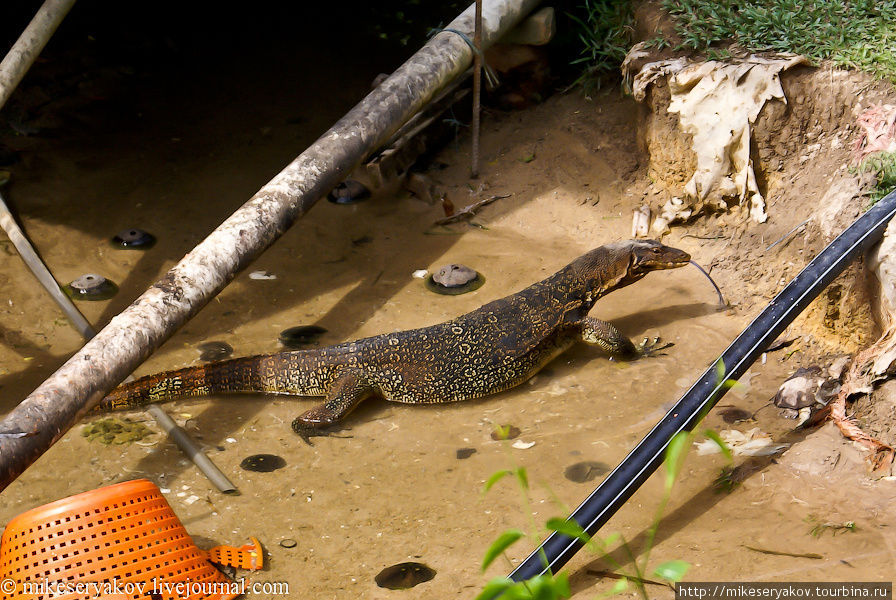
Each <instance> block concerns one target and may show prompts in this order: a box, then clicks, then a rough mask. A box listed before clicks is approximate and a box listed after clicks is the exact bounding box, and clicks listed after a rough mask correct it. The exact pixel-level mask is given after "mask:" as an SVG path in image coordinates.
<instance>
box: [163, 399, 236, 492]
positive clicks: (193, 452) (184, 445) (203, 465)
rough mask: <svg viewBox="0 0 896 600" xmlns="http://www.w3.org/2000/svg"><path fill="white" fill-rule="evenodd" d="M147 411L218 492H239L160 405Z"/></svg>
mask: <svg viewBox="0 0 896 600" xmlns="http://www.w3.org/2000/svg"><path fill="white" fill-rule="evenodd" d="M146 410H147V412H149V414H151V415H152V416H153V418H154V419H155V420H156V423H158V424H159V427H161V428H162V429H163V430H164V431H165V433H167V434H168V437H170V438H171V439H172V440H174V443H175V444H177V446H178V447H179V448H180V449H181V450H182V451H183V452H184V454H186V455H187V456H189V457H190V460H192V461H193V464H195V465H196V466H197V467H198V468H199V470H200V471H202V473H203V474H204V475H205V476H206V477H208V480H209V481H211V482H212V484H213V485H214V486H215V487H216V488H218V491H220V492H223V493H225V494H232V493H235V492H236V491H237V489H236V486H235V485H233V483H232V482H231V481H230V480H229V479H228V478H227V476H226V475H224V473H222V472H221V471H220V469H218V467H217V466H216V465H215V463H213V462H212V461H211V459H210V458H209V457H208V456H207V455H206V454H205V452H203V451H202V448H200V447H199V444H197V443H196V442H195V441H193V438H191V437H190V434H189V433H187V432H186V431H185V430H184V428H183V427H181V426H180V425H178V424H177V423H175V422H174V419H172V418H171V417H169V416H168V415H167V414H166V413H165V411H164V410H162V408H161V407H160V406H159V405H158V404H150V405H149V407H147V409H146Z"/></svg>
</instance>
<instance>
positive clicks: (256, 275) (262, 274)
mask: <svg viewBox="0 0 896 600" xmlns="http://www.w3.org/2000/svg"><path fill="white" fill-rule="evenodd" d="M249 279H256V280H266V279H277V276H276V275H274V274H273V273H271V272H270V271H252V272H251V273H249Z"/></svg>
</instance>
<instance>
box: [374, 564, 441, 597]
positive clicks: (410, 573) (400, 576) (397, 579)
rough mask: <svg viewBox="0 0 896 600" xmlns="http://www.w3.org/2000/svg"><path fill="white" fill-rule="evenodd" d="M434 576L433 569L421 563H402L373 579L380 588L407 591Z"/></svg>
mask: <svg viewBox="0 0 896 600" xmlns="http://www.w3.org/2000/svg"><path fill="white" fill-rule="evenodd" d="M435 576H436V572H435V569H432V568H430V567H428V566H426V565H424V564H423V563H418V562H404V563H398V564H397V565H392V566H391V567H386V568H385V569H383V570H382V571H380V572H379V573H378V574H377V576H376V577H375V578H374V581H376V584H377V585H378V586H380V587H381V588H386V589H389V590H407V589H410V588H412V587H414V586H415V585H418V584H421V583H423V582H425V581H429V580H430V579H432V578H433V577H435Z"/></svg>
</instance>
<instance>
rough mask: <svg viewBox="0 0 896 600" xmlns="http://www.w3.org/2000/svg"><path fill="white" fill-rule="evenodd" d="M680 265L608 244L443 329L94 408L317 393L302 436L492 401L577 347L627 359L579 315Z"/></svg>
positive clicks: (223, 370) (193, 374)
mask: <svg viewBox="0 0 896 600" xmlns="http://www.w3.org/2000/svg"><path fill="white" fill-rule="evenodd" d="M689 260H690V256H689V255H688V254H687V253H686V252H683V251H681V250H677V249H675V248H670V247H668V246H663V245H662V244H660V243H659V242H654V241H649V240H632V241H627V242H618V243H614V244H608V245H606V246H601V247H600V248H596V249H594V250H592V251H591V252H589V253H587V254H585V255H583V256H581V257H579V258H577V259H576V260H574V261H573V262H572V263H570V264H569V265H567V266H566V267H564V268H563V269H561V270H560V271H558V272H557V273H555V274H554V275H551V276H550V277H548V278H547V279H545V280H543V281H540V282H538V283H535V284H533V285H531V286H529V287H527V288H526V289H524V290H522V291H520V292H517V293H516V294H512V295H510V296H507V297H506V298H502V299H500V300H495V301H494V302H489V303H488V304H486V305H484V306H482V307H481V308H479V309H477V310H474V311H473V312H470V313H467V314H465V315H462V316H460V317H457V318H456V319H453V320H451V321H448V322H446V323H439V324H438V325H432V326H430V327H423V328H421V329H412V330H408V331H397V332H395V333H387V334H384V335H377V336H373V337H369V338H364V339H361V340H357V341H354V342H346V343H343V344H337V345H335V346H329V347H326V348H316V349H309V350H298V351H294V352H281V353H278V354H266V355H260V356H249V357H245V358H236V359H231V360H225V361H220V362H215V363H209V364H206V365H201V366H196V367H189V368H185V369H179V370H176V371H166V372H164V373H158V374H156V375H149V376H147V377H143V378H141V379H138V380H136V381H132V382H130V383H127V384H125V385H122V386H119V387H118V388H116V389H114V390H112V392H111V393H110V394H109V395H108V396H106V398H104V399H103V400H102V401H101V402H100V404H99V406H98V407H97V409H96V410H98V411H105V410H116V409H127V408H134V407H138V406H143V405H145V404H149V403H152V402H158V401H160V400H167V399H170V398H176V397H181V396H207V395H210V394H219V393H233V392H250V393H267V394H285V395H293V396H323V397H324V398H325V400H326V401H325V402H324V403H323V404H321V405H319V406H317V407H315V408H312V409H311V410H309V411H307V412H305V413H304V414H302V415H301V416H299V417H298V418H297V419H296V420H295V422H294V423H293V427H294V428H295V429H296V430H297V431H300V430H303V429H307V428H315V427H323V426H326V425H330V424H332V423H335V422H336V421H338V420H340V419H342V418H343V417H344V416H345V415H347V414H348V413H349V412H350V411H351V410H352V409H353V408H355V407H356V406H357V405H358V404H359V403H360V402H361V401H363V400H364V399H365V398H368V397H370V396H378V397H381V398H384V399H386V400H391V401H393V402H405V403H409V404H433V403H441V402H456V401H459V400H469V399H472V398H478V397H481V396H485V395H488V394H494V393H497V392H501V391H503V390H507V389H509V388H512V387H514V386H517V385H519V384H521V383H523V382H524V381H526V380H527V379H529V378H530V377H532V376H533V375H534V374H535V373H537V372H538V371H539V370H540V369H541V368H542V367H544V366H545V365H546V364H547V363H549V362H550V361H551V360H552V359H553V358H554V357H556V356H557V355H558V354H560V353H561V352H563V351H564V350H566V349H567V348H569V347H570V346H572V345H573V344H574V343H576V342H577V341H581V340H584V341H586V342H589V343H593V344H597V345H598V346H600V347H601V348H602V349H603V350H605V351H607V352H609V353H611V354H613V355H616V356H620V357H625V358H635V357H637V356H640V355H642V354H644V353H645V352H649V351H650V349H651V348H650V347H649V346H640V347H639V346H636V345H635V344H633V343H632V342H631V341H630V340H629V339H628V338H626V337H624V336H623V335H622V334H620V333H619V331H617V330H616V328H615V327H613V326H612V325H610V324H609V323H605V322H603V321H599V320H597V319H594V318H591V317H589V316H588V311H589V310H591V307H592V306H594V303H595V302H596V301H597V299H598V298H600V297H601V296H603V295H604V294H607V293H609V292H612V291H613V290H617V289H619V288H621V287H625V286H627V285H630V284H632V283H634V282H636V281H638V280H639V279H641V278H642V277H644V276H645V275H647V273H649V272H651V271H656V270H660V269H672V268H676V267H681V266H683V265H685V264H687V262H688V261H689Z"/></svg>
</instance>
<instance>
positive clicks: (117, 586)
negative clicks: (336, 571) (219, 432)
mask: <svg viewBox="0 0 896 600" xmlns="http://www.w3.org/2000/svg"><path fill="white" fill-rule="evenodd" d="M0 579H2V582H0V598H3V599H6V598H9V599H15V600H26V599H27V600H32V599H34V600H39V599H43V598H54V599H65V600H69V599H77V598H84V599H87V598H105V599H113V598H114V599H116V600H119V599H121V600H124V599H131V600H137V599H150V598H163V599H165V600H168V599H171V600H175V599H179V598H189V599H191V600H205V599H207V600H229V599H231V598H236V597H237V596H239V589H238V588H239V585H238V584H237V583H235V582H233V581H231V580H230V579H228V578H227V577H226V576H225V575H224V574H223V573H221V572H220V571H218V569H216V568H215V567H214V566H212V564H211V563H209V562H208V560H207V555H206V553H205V552H203V551H202V550H200V549H199V548H197V547H196V545H195V544H193V540H192V539H191V538H190V536H189V535H188V534H187V532H186V530H185V529H184V527H183V525H182V524H181V522H180V520H178V518H177V515H175V514H174V511H172V510H171V506H169V505H168V502H167V500H165V497H164V496H162V493H161V492H160V491H159V488H157V487H156V486H155V484H153V483H152V482H151V481H148V480H146V479H138V480H135V481H127V482H125V483H119V484H116V485H111V486H108V487H104V488H100V489H98V490H92V491H89V492H84V493H83V494H78V495H77V496H71V497H70V498H65V499H62V500H58V501H56V502H51V503H50V504H46V505H44V506H40V507H38V508H35V509H33V510H29V511H28V512H25V513H22V514H20V515H19V516H17V517H15V518H14V519H12V520H11V521H10V522H9V523H8V524H7V525H6V529H5V530H4V532H3V537H2V540H0ZM13 584H14V585H13Z"/></svg>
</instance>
